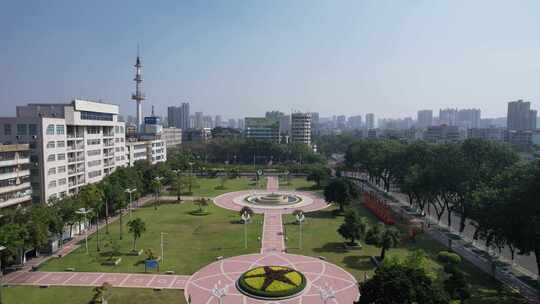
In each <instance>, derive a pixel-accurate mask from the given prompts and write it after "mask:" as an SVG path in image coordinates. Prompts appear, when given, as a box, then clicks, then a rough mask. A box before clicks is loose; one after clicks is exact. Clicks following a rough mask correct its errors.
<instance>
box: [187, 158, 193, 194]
mask: <svg viewBox="0 0 540 304" xmlns="http://www.w3.org/2000/svg"><path fill="white" fill-rule="evenodd" d="M188 164H189V195H192V193H191V187H192V184H193V165H194V162H189V163H188Z"/></svg>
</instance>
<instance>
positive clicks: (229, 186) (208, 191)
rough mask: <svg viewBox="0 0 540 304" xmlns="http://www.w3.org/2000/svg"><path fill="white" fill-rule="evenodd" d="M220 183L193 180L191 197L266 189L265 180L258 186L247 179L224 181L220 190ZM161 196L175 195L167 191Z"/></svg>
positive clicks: (202, 179)
mask: <svg viewBox="0 0 540 304" xmlns="http://www.w3.org/2000/svg"><path fill="white" fill-rule="evenodd" d="M186 178H187V177H186ZM221 182H222V180H221V178H194V183H193V185H194V187H193V188H192V192H193V194H192V195H194V196H209V197H214V196H218V195H220V194H223V193H227V192H234V191H241V190H249V189H266V178H263V179H261V180H260V182H259V185H257V183H256V182H255V181H254V180H253V179H251V178H247V177H240V178H229V179H227V180H226V181H225V189H220V186H221ZM186 191H187V190H186ZM162 195H171V196H175V195H176V193H174V192H172V191H169V192H164V193H163V194H162Z"/></svg>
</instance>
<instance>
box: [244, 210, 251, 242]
mask: <svg viewBox="0 0 540 304" xmlns="http://www.w3.org/2000/svg"><path fill="white" fill-rule="evenodd" d="M250 218H251V216H250V215H249V213H247V212H244V213H242V220H243V221H244V248H245V249H247V223H248V221H249V219H250Z"/></svg>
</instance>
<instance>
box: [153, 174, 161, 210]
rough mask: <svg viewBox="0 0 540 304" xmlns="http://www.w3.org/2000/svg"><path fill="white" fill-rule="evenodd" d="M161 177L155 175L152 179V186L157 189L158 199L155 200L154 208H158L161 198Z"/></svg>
mask: <svg viewBox="0 0 540 304" xmlns="http://www.w3.org/2000/svg"><path fill="white" fill-rule="evenodd" d="M161 180H162V178H161V177H155V178H154V179H153V180H152V188H154V190H155V191H156V200H155V201H154V210H157V202H158V200H159V190H160V189H161Z"/></svg>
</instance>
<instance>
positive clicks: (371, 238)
mask: <svg viewBox="0 0 540 304" xmlns="http://www.w3.org/2000/svg"><path fill="white" fill-rule="evenodd" d="M399 241H400V233H399V230H397V229H396V228H395V227H386V226H385V225H384V224H382V223H380V224H379V225H376V226H373V227H372V228H371V229H370V230H369V231H368V232H367V234H366V243H367V244H370V245H375V246H377V247H380V248H381V255H380V256H379V260H380V261H384V258H385V255H386V251H387V250H388V249H390V248H393V247H396V246H397V245H398V244H399Z"/></svg>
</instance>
